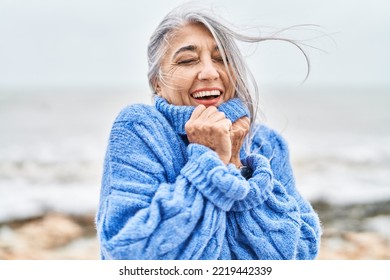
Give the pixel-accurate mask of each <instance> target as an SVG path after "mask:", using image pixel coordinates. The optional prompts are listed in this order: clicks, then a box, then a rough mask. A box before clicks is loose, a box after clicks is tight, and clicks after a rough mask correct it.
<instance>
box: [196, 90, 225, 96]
mask: <svg viewBox="0 0 390 280" xmlns="http://www.w3.org/2000/svg"><path fill="white" fill-rule="evenodd" d="M211 95H217V96H219V95H221V92H220V91H219V90H211V91H199V92H196V93H194V94H193V95H192V96H193V97H194V98H201V97H205V96H211Z"/></svg>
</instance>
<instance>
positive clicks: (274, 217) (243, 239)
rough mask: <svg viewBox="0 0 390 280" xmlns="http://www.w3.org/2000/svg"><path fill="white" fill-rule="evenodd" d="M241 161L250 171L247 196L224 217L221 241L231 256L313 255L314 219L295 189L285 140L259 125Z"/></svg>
mask: <svg viewBox="0 0 390 280" xmlns="http://www.w3.org/2000/svg"><path fill="white" fill-rule="evenodd" d="M258 133H259V135H261V137H260V138H258V139H255V140H254V146H253V147H252V153H251V154H250V155H249V156H248V157H247V158H246V159H244V163H245V164H246V165H248V166H249V167H251V168H252V169H253V170H254V172H253V176H252V178H250V179H249V180H248V183H249V184H250V192H249V194H248V196H247V197H246V198H245V199H243V200H241V201H237V202H235V204H234V205H233V207H232V209H231V211H230V212H229V213H228V215H227V232H226V235H227V239H228V242H229V243H230V244H231V246H230V249H231V251H232V255H233V257H234V258H240V259H314V258H315V257H316V256H317V253H318V250H319V244H320V234H321V230H320V223H319V219H318V216H317V214H316V213H315V212H314V210H313V209H312V207H311V205H310V204H309V203H308V202H307V201H306V200H305V199H304V198H303V197H302V196H301V195H300V194H299V192H298V191H297V189H296V187H295V182H294V178H293V174H292V169H291V166H290V162H289V155H288V148H287V145H286V143H285V141H284V140H283V139H282V138H281V137H280V136H279V135H278V134H276V133H275V132H274V131H272V130H268V129H266V128H264V127H263V128H262V129H261V131H259V132H258Z"/></svg>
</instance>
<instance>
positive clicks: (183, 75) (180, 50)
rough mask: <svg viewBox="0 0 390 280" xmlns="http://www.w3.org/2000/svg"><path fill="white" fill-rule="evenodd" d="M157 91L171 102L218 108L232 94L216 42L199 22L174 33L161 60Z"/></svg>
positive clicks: (230, 84)
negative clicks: (160, 73)
mask: <svg viewBox="0 0 390 280" xmlns="http://www.w3.org/2000/svg"><path fill="white" fill-rule="evenodd" d="M161 72H162V75H161V77H160V79H159V80H158V82H157V85H156V91H157V94H158V95H159V96H161V97H163V98H165V99H166V100H168V102H169V103H171V104H173V105H188V106H198V105H199V104H203V105H205V106H206V107H208V106H216V107H218V106H219V105H221V104H222V103H223V102H225V101H227V100H229V99H231V98H233V97H234V92H235V88H234V84H233V83H232V82H231V81H230V79H229V76H228V72H227V69H226V68H225V65H224V63H223V60H222V57H221V54H220V52H219V50H218V47H217V45H216V42H215V40H214V38H213V37H212V35H211V34H210V32H209V31H208V30H207V29H206V28H205V27H204V26H203V25H201V24H188V25H185V26H184V27H182V28H181V29H179V30H178V31H176V32H175V34H174V36H173V37H172V40H171V41H170V42H169V46H168V49H167V52H166V54H165V56H164V57H163V60H162V63H161Z"/></svg>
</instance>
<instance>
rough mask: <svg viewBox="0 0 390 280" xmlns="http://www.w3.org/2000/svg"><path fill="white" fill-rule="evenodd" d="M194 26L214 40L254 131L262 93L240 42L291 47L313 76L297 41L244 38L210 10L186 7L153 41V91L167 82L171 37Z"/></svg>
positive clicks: (150, 60)
mask: <svg viewBox="0 0 390 280" xmlns="http://www.w3.org/2000/svg"><path fill="white" fill-rule="evenodd" d="M190 23H196V24H202V25H203V26H204V27H206V28H207V29H208V30H209V32H210V33H211V35H212V36H213V37H214V39H215V42H216V44H217V46H218V49H219V51H220V53H221V56H222V58H223V61H224V64H225V67H226V69H228V71H227V72H228V75H229V78H230V79H231V81H232V82H234V84H235V97H238V98H240V99H241V100H242V101H243V102H244V104H245V105H246V106H247V108H248V110H249V112H250V121H251V128H253V125H254V123H255V120H256V118H257V112H258V105H259V91H258V86H257V82H256V80H255V78H254V76H253V74H252V72H251V71H250V69H249V67H248V65H247V63H246V61H245V59H244V57H243V55H242V53H241V51H240V50H239V48H238V45H237V42H245V43H259V42H262V41H270V40H277V41H286V42H288V43H291V44H293V45H295V46H296V47H297V48H298V49H299V50H300V51H301V52H302V54H303V55H304V57H305V59H306V63H307V69H308V70H307V74H306V78H307V76H308V74H309V71H310V63H309V59H308V57H307V55H306V53H305V51H304V50H303V48H302V47H301V46H300V45H299V43H297V42H296V41H294V40H290V39H286V38H281V37H277V36H270V37H261V36H252V35H251V36H248V35H245V34H241V33H239V32H237V31H234V30H233V28H231V27H229V25H228V24H227V23H226V22H225V21H224V20H222V19H221V18H219V17H218V16H216V15H215V14H213V13H211V12H210V10H209V9H200V8H195V7H192V6H191V5H186V4H184V5H182V6H179V7H177V8H176V9H174V10H172V11H171V12H170V13H168V14H167V16H166V17H165V18H164V19H163V20H162V22H161V23H160V24H159V25H158V27H157V28H156V30H155V31H154V33H153V34H152V36H151V38H150V42H149V45H148V51H147V55H148V66H149V70H148V79H149V85H150V87H151V89H152V90H153V91H155V86H156V82H157V81H159V80H162V79H163V77H162V75H161V70H160V69H161V61H162V59H163V56H164V54H165V52H166V50H167V47H169V41H170V39H171V38H172V37H171V36H174V34H175V31H176V30H178V29H180V28H181V27H183V26H185V25H186V24H190ZM228 64H229V65H228ZM230 71H231V72H230ZM233 77H234V78H233ZM306 78H305V80H306ZM251 131H252V129H251ZM249 138H250V137H249Z"/></svg>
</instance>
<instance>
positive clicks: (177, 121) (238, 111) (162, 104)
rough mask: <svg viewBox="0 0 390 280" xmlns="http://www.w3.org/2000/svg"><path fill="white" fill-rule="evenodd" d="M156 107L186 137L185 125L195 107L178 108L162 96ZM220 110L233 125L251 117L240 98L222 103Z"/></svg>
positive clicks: (156, 102) (157, 100)
mask: <svg viewBox="0 0 390 280" xmlns="http://www.w3.org/2000/svg"><path fill="white" fill-rule="evenodd" d="M155 106H156V108H157V110H158V111H160V112H161V113H162V114H163V115H164V117H165V118H166V119H167V120H168V122H169V123H170V124H171V126H172V127H173V129H174V130H175V131H176V132H177V133H178V134H180V135H185V134H186V131H185V129H184V126H185V124H186V123H187V121H188V120H189V119H190V117H191V114H192V112H193V111H194V110H195V107H193V106H176V105H172V104H169V103H168V101H167V100H166V99H164V98H162V97H160V96H155ZM218 110H219V111H221V112H223V113H224V114H225V116H226V118H228V119H229V120H230V121H231V122H232V123H234V122H235V121H237V120H238V119H239V118H242V117H244V116H246V117H249V111H248V109H247V108H246V106H245V105H244V103H243V102H242V101H241V100H240V99H239V98H233V99H230V100H228V101H226V102H225V103H222V104H221V105H220V106H219V107H218Z"/></svg>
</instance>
